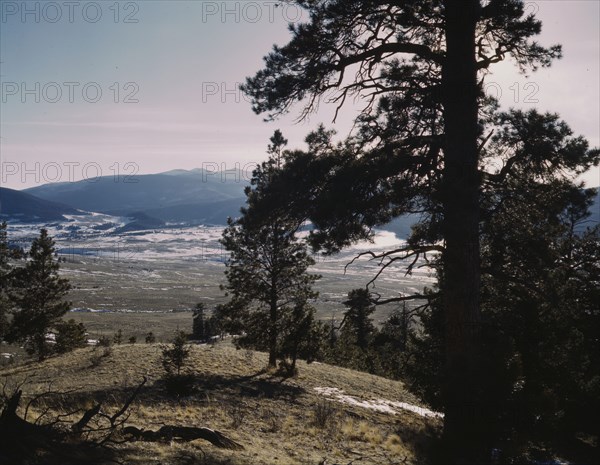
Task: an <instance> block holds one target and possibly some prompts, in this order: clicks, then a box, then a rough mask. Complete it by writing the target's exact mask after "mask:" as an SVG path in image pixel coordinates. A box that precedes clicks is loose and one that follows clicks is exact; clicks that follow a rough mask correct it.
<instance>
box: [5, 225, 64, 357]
mask: <svg viewBox="0 0 600 465" xmlns="http://www.w3.org/2000/svg"><path fill="white" fill-rule="evenodd" d="M29 258H30V259H29V261H28V262H27V264H26V265H25V266H24V267H23V268H20V269H17V270H15V279H14V281H13V282H14V287H13V289H11V298H12V301H13V302H14V304H15V307H16V310H15V312H14V314H13V320H12V323H11V328H10V333H9V338H10V340H12V341H20V342H24V343H25V346H26V348H27V350H28V351H29V352H31V353H35V354H37V355H38V357H39V358H40V359H43V358H44V357H46V355H47V354H48V346H47V343H46V335H47V332H48V330H49V329H51V328H52V327H53V326H54V325H55V324H56V323H57V322H58V321H60V318H61V317H62V316H63V315H64V314H65V313H67V311H68V310H69V308H70V303H69V302H66V301H64V300H63V299H64V298H65V296H66V295H67V294H68V292H69V290H70V288H71V286H70V284H69V281H68V280H67V279H65V278H61V277H60V276H59V274H58V271H59V264H58V262H57V261H56V258H55V248H54V240H52V238H51V237H50V236H48V231H47V230H46V229H42V230H41V231H40V236H39V237H38V238H36V239H34V241H33V243H32V244H31V249H30V251H29Z"/></svg>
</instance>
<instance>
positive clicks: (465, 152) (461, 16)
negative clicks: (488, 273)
mask: <svg viewBox="0 0 600 465" xmlns="http://www.w3.org/2000/svg"><path fill="white" fill-rule="evenodd" d="M445 5H446V15H447V25H446V40H447V57H446V63H445V64H444V67H443V85H444V96H445V97H444V99H445V100H444V121H445V133H446V147H445V160H444V198H443V203H444V233H445V239H446V251H445V255H444V261H443V264H444V269H443V277H442V285H443V296H444V311H445V316H446V320H445V327H446V334H445V337H446V378H445V386H444V397H445V404H446V411H445V414H446V415H445V420H444V440H445V446H446V450H445V454H446V456H445V457H444V460H446V461H447V462H446V463H474V464H478V465H481V464H482V463H485V460H486V457H485V455H486V453H485V448H484V447H483V444H482V443H483V438H484V436H483V434H482V433H483V426H484V421H483V417H482V414H483V409H482V408H481V407H482V405H480V398H481V397H480V394H481V391H480V389H479V388H478V386H479V384H480V383H481V375H482V373H481V372H480V360H479V354H480V353H481V347H480V321H481V318H480V303H479V287H480V271H479V231H478V229H479V228H478V224H479V175H478V169H477V160H478V147H477V136H478V115H477V110H478V105H477V94H478V84H477V68H476V57H475V26H476V23H477V17H478V14H479V8H480V5H479V0H460V1H458V0H447V1H446V2H445Z"/></svg>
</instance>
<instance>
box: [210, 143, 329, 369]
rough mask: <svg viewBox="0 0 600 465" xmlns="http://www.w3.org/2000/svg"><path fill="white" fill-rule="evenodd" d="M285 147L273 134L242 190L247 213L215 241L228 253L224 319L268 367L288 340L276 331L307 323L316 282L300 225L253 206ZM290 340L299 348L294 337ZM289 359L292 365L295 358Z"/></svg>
mask: <svg viewBox="0 0 600 465" xmlns="http://www.w3.org/2000/svg"><path fill="white" fill-rule="evenodd" d="M286 143H287V141H286V140H285V139H284V138H283V136H282V134H281V132H280V131H276V132H275V134H274V135H273V137H272V138H271V145H269V151H268V153H269V159H268V161H266V162H264V163H262V164H261V165H260V166H258V167H257V168H256V169H255V170H254V172H253V174H252V180H251V186H249V187H247V188H246V191H245V192H246V197H247V200H246V203H247V207H246V208H244V209H242V216H241V217H240V218H238V219H237V220H235V221H234V220H232V219H231V218H230V219H229V221H228V227H227V228H226V229H225V231H224V232H223V237H222V239H221V243H222V244H223V246H224V247H225V249H226V250H227V251H229V252H230V253H231V256H230V258H229V260H228V261H227V263H226V265H227V270H226V272H225V275H226V277H227V285H226V286H225V289H227V291H228V292H229V293H231V295H232V299H231V302H230V303H229V304H228V305H227V308H228V309H229V310H230V312H229V313H230V314H231V313H232V312H233V313H234V314H235V315H236V318H235V319H236V320H238V321H240V320H241V321H242V329H243V331H244V333H245V335H244V336H243V337H242V338H241V339H240V342H241V343H242V344H246V345H249V346H252V347H255V348H258V349H266V350H268V352H269V366H271V367H274V366H276V363H277V357H278V356H279V355H280V354H281V350H280V349H281V347H282V345H285V346H286V347H289V342H290V341H283V342H282V341H281V337H282V336H284V335H285V334H288V332H287V331H282V330H281V328H280V325H281V323H282V322H283V321H289V322H293V321H295V322H296V323H300V321H304V318H302V315H305V316H306V317H307V318H308V315H309V313H310V312H311V309H310V306H309V305H307V304H308V301H309V300H311V299H314V298H315V297H316V296H317V294H316V292H314V291H312V284H313V283H314V282H315V281H316V280H317V279H318V278H319V277H318V276H317V275H313V274H309V273H307V269H308V267H309V266H310V265H312V264H313V263H314V261H313V259H312V258H311V257H310V255H309V254H308V252H307V250H306V245H305V244H304V242H302V241H300V240H299V239H298V237H297V236H296V232H297V231H298V229H299V228H300V226H301V225H302V222H301V221H298V220H297V219H296V218H294V217H293V216H290V215H289V213H287V212H286V208H270V207H269V206H268V205H267V206H266V205H264V204H263V203H260V202H259V200H260V199H261V196H262V192H263V191H264V189H265V188H267V187H268V186H269V187H272V186H271V180H272V179H275V178H276V173H277V172H278V171H279V170H280V169H281V168H280V167H281V165H282V163H283V162H284V160H283V156H284V153H283V148H284V146H285V144H286ZM259 205H260V208H258V207H256V208H255V206H259ZM284 207H285V206H284ZM298 312H300V313H301V314H302V315H298ZM307 312H309V313H307ZM290 315H293V318H291V316H290ZM309 334H310V333H304V335H305V336H308V335H309ZM290 337H291V336H290ZM293 338H294V340H296V343H297V344H299V342H300V340H298V335H297V334H294V335H293ZM286 352H288V353H289V350H287V351H286ZM291 353H292V354H295V353H296V350H295V349H294V350H292V352H291ZM293 358H294V362H295V355H294V356H293Z"/></svg>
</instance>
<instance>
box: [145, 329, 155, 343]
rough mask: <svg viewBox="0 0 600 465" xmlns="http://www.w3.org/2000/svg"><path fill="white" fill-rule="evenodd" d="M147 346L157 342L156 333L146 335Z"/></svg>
mask: <svg viewBox="0 0 600 465" xmlns="http://www.w3.org/2000/svg"><path fill="white" fill-rule="evenodd" d="M145 341H146V344H153V343H155V342H156V336H155V335H154V333H153V332H152V331H150V332H149V333H148V334H146V339H145Z"/></svg>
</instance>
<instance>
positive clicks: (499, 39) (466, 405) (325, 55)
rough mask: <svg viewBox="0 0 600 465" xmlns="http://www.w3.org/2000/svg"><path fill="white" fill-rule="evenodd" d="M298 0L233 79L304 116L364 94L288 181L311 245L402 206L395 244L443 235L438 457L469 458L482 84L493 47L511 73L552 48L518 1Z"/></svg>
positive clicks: (427, 245)
mask: <svg viewBox="0 0 600 465" xmlns="http://www.w3.org/2000/svg"><path fill="white" fill-rule="evenodd" d="M298 3H299V4H300V5H301V6H302V7H304V8H305V9H306V10H307V12H308V13H309V21H308V22H307V23H299V24H294V25H292V26H291V27H290V29H291V33H292V39H291V40H290V42H289V43H288V44H287V45H285V46H283V47H278V46H275V47H274V49H273V51H272V52H271V53H270V54H269V55H268V56H267V57H266V58H265V68H264V69H263V70H261V71H259V72H258V73H257V74H256V75H255V76H254V77H252V78H249V79H248V80H247V82H246V84H245V86H244V90H245V91H246V92H247V94H248V95H250V97H251V98H252V102H253V109H254V110H255V111H256V112H257V113H267V114H268V117H269V118H275V117H277V116H279V115H281V114H284V113H286V112H288V111H289V110H290V108H291V106H292V105H293V104H295V103H297V102H303V103H304V104H305V106H304V108H303V110H302V114H301V116H302V117H304V116H307V115H308V114H309V113H310V112H312V111H313V110H315V109H316V108H317V107H318V104H319V102H320V100H321V99H322V98H324V97H326V98H327V99H328V100H329V101H333V102H335V103H337V104H338V105H339V106H338V110H339V109H340V108H341V107H342V106H343V105H344V103H345V102H348V101H351V100H353V97H358V96H360V97H364V98H365V100H366V104H365V108H364V110H363V111H362V112H361V114H360V115H359V117H358V118H357V127H358V129H359V135H358V137H357V140H356V141H355V143H354V146H353V147H350V148H348V149H347V150H345V151H344V150H341V151H340V150H337V149H334V150H333V152H334V158H330V159H328V160H319V161H318V162H316V163H313V165H312V166H313V167H315V168H316V169H315V170H309V171H302V172H298V174H297V176H302V175H303V174H304V173H311V176H313V177H319V180H318V181H311V182H310V183H308V184H309V186H305V188H302V189H298V190H296V192H300V193H302V192H305V193H307V195H306V196H305V198H306V199H307V201H306V203H305V208H307V209H309V210H311V209H312V211H311V212H310V214H308V216H310V219H311V220H312V221H313V224H314V225H315V226H316V228H317V233H316V235H315V239H317V242H315V243H316V244H317V245H320V246H322V247H324V248H326V249H328V250H330V251H335V249H336V248H339V247H343V246H345V245H347V244H348V243H351V242H353V241H354V240H357V239H363V238H365V237H369V235H370V233H371V230H372V227H373V226H376V225H379V224H383V223H386V222H389V221H390V220H391V219H393V218H395V217H397V216H399V215H402V214H406V213H423V214H424V216H425V218H424V220H423V222H422V225H423V226H424V227H421V228H420V229H419V231H420V232H421V234H419V235H418V237H417V236H415V237H413V240H412V241H411V242H410V244H409V245H410V246H411V250H410V251H407V250H405V251H401V252H399V254H402V253H408V254H409V256H411V257H415V256H417V257H419V256H421V255H422V254H423V253H424V252H427V251H432V250H439V249H440V247H439V243H440V241H441V240H443V241H444V245H443V247H441V249H442V254H443V256H442V261H441V262H440V266H443V267H444V269H445V273H444V281H443V282H442V283H441V284H442V287H441V289H440V290H441V291H442V293H443V300H442V305H443V309H444V318H445V319H446V320H447V322H448V324H446V325H445V330H446V332H447V333H446V335H445V341H446V342H445V345H446V349H445V353H446V360H445V366H446V376H445V377H444V378H443V380H444V392H445V394H444V398H445V400H444V411H445V417H444V439H445V444H446V446H447V449H446V453H447V457H446V458H447V459H448V460H449V461H464V462H466V463H482V462H483V461H484V460H487V458H488V457H489V451H487V450H485V449H486V446H485V444H486V442H487V440H486V438H485V437H484V436H485V434H487V431H486V426H487V419H486V418H485V417H483V416H482V412H484V409H483V400H482V399H483V395H484V387H483V385H482V384H481V383H480V380H479V378H480V374H481V372H483V371H485V360H482V359H481V357H480V355H481V353H482V351H481V350H480V349H481V345H482V338H481V331H482V322H481V305H480V282H481V271H480V269H479V264H480V260H479V254H480V250H479V222H480V219H481V218H480V211H479V204H480V197H479V195H480V187H481V179H482V173H481V172H480V168H481V167H480V163H479V162H480V154H481V149H482V147H484V146H485V143H486V141H487V139H488V137H489V135H488V134H486V133H484V132H483V130H482V129H483V126H484V124H482V123H483V122H484V121H483V120H484V119H485V117H486V116H485V114H486V112H487V111H488V110H490V108H491V107H493V102H491V100H490V99H486V98H485V96H484V95H483V83H484V80H485V77H486V75H488V74H489V72H490V71H491V69H492V68H493V65H494V64H496V63H499V62H501V61H503V60H505V59H507V58H512V59H513V60H514V62H515V63H516V64H517V66H518V67H519V69H520V71H522V72H527V71H528V70H535V69H537V68H538V67H539V66H549V65H550V64H551V61H552V60H553V59H554V58H557V57H560V56H561V49H560V46H553V47H550V48H548V49H546V48H544V47H541V46H540V45H539V44H538V43H536V42H534V41H532V40H531V38H532V37H533V36H535V35H536V34H539V32H540V31H541V23H540V22H539V21H537V20H536V19H535V16H534V15H533V14H526V10H525V7H524V3H523V1H520V0H489V1H485V2H483V1H480V0H462V1H456V0H433V1H432V0H414V1H406V2H386V1H372V0H368V1H348V0H332V1H327V2H318V1H309V0H306V1H304V0H302V1H299V2H298ZM490 103H491V105H490ZM313 155H315V154H313ZM313 158H315V159H316V158H322V157H320V156H319V155H315V156H314V157H313ZM328 164H329V166H326V165H328ZM319 165H320V166H321V167H322V168H323V169H319ZM303 166H307V162H306V160H303ZM294 168H296V167H294ZM510 168H511V167H510V166H509V167H508V168H507V171H510ZM301 173H302V174H301ZM305 184H306V183H305ZM428 226H431V227H428ZM415 297H420V296H415ZM405 298H406V296H400V297H397V298H396V300H395V301H400V300H401V299H405ZM387 301H388V302H389V301H392V300H391V299H387Z"/></svg>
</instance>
